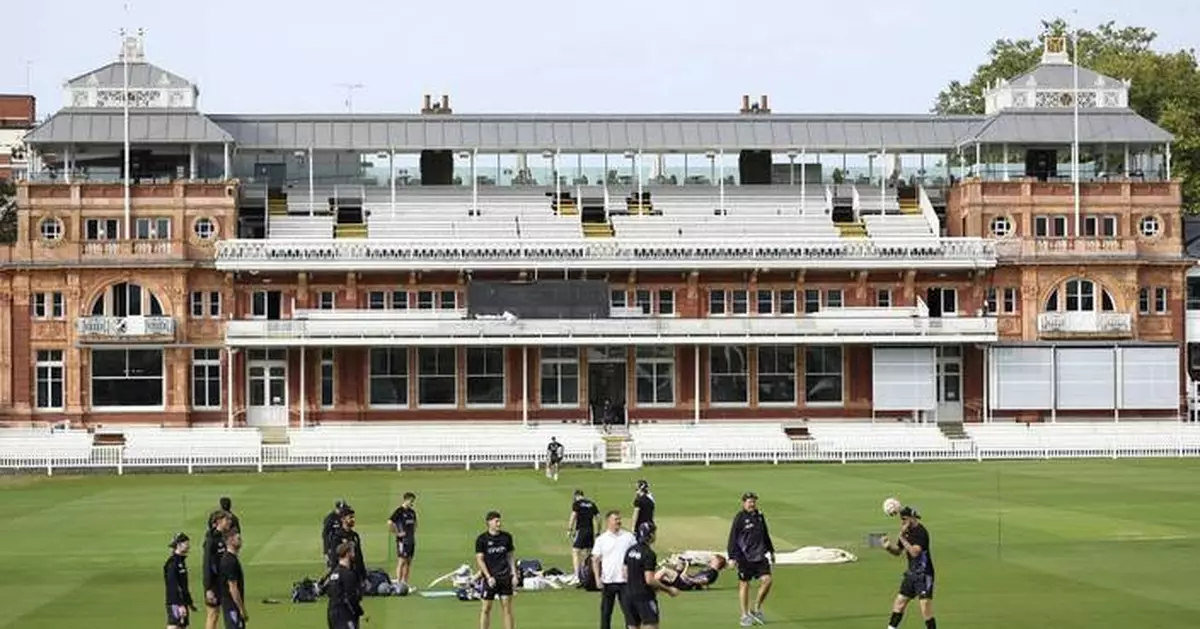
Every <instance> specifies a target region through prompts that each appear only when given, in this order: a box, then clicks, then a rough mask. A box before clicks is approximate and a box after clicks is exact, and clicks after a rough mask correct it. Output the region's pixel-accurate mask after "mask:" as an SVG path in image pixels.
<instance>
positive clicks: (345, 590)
mask: <svg viewBox="0 0 1200 629" xmlns="http://www.w3.org/2000/svg"><path fill="white" fill-rule="evenodd" d="M334 552H335V553H336V555H337V558H338V562H337V565H335V566H334V567H333V572H330V573H329V576H328V577H327V578H326V580H325V596H326V597H327V598H328V601H329V606H328V608H327V609H326V612H325V616H326V618H327V619H328V621H329V629H358V626H359V624H358V621H359V620H360V619H364V620H365V619H366V612H365V611H363V608H362V595H363V585H362V584H361V583H359V582H358V574H357V573H356V572H354V568H353V567H352V566H353V564H354V552H355V549H354V545H353V544H351V543H349V542H342V544H341V545H339V546H338V547H337V548H336V549H335V550H334Z"/></svg>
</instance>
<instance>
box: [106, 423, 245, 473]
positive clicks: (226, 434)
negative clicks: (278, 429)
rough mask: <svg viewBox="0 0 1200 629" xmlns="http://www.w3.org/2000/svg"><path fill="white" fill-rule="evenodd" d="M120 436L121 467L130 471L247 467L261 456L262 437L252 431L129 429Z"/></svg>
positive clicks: (237, 429) (241, 429) (238, 429)
mask: <svg viewBox="0 0 1200 629" xmlns="http://www.w3.org/2000/svg"><path fill="white" fill-rule="evenodd" d="M123 432H124V435H125V450H124V464H125V465H126V466H130V467H160V466H179V465H189V466H224V465H230V466H232V465H250V464H254V463H256V462H257V461H258V459H259V457H260V456H261V454H262V435H261V433H259V431H258V430H255V429H253V428H235V429H232V430H226V429H224V428H191V429H189V430H179V429H172V428H133V429H129V430H125V431H123Z"/></svg>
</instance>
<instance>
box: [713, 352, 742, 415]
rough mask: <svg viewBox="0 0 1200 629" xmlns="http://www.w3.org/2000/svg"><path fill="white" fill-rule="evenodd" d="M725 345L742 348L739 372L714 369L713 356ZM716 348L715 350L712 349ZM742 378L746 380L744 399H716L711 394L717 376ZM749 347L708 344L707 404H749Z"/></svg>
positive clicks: (721, 406) (717, 406) (728, 406)
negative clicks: (741, 362)
mask: <svg viewBox="0 0 1200 629" xmlns="http://www.w3.org/2000/svg"><path fill="white" fill-rule="evenodd" d="M725 347H735V348H740V349H741V350H742V352H741V354H742V361H743V365H742V366H743V370H742V371H740V372H733V371H729V372H726V371H717V370H716V369H714V368H713V367H714V365H713V362H714V358H713V357H714V356H716V355H717V353H718V351H724V348H725ZM714 350H717V351H714ZM738 377H740V378H743V379H744V380H745V381H746V399H745V400H724V401H717V399H716V398H715V397H714V396H713V390H714V389H715V388H716V387H714V386H713V385H714V384H715V382H716V380H717V378H738ZM750 384H751V383H750V348H749V347H747V346H745V345H710V346H708V404H709V406H712V407H715V408H745V407H748V406H750V396H751V393H750Z"/></svg>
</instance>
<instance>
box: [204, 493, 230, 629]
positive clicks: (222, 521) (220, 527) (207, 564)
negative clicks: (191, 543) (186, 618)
mask: <svg viewBox="0 0 1200 629" xmlns="http://www.w3.org/2000/svg"><path fill="white" fill-rule="evenodd" d="M208 521H209V522H211V523H212V524H211V526H210V527H209V529H208V532H207V533H206V534H205V535H204V577H203V583H204V606H205V612H206V614H205V617H204V627H205V629H217V624H218V623H219V622H220V620H221V591H220V590H221V557H222V556H223V555H224V554H225V534H226V533H227V532H228V531H229V525H230V524H232V520H231V518H230V517H229V514H228V513H226V512H224V511H214V512H213V514H212V515H210V516H209V517H208Z"/></svg>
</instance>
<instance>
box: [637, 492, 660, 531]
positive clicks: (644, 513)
mask: <svg viewBox="0 0 1200 629" xmlns="http://www.w3.org/2000/svg"><path fill="white" fill-rule="evenodd" d="M657 507H658V504H657V503H656V502H654V494H652V493H650V483H648V482H646V481H645V480H639V481H638V482H637V489H636V490H635V491H634V494H633V530H635V531H636V530H638V529H640V528H641V526H642V525H643V524H646V523H647V522H649V523H650V524H654V510H655V509H656V508H657Z"/></svg>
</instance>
